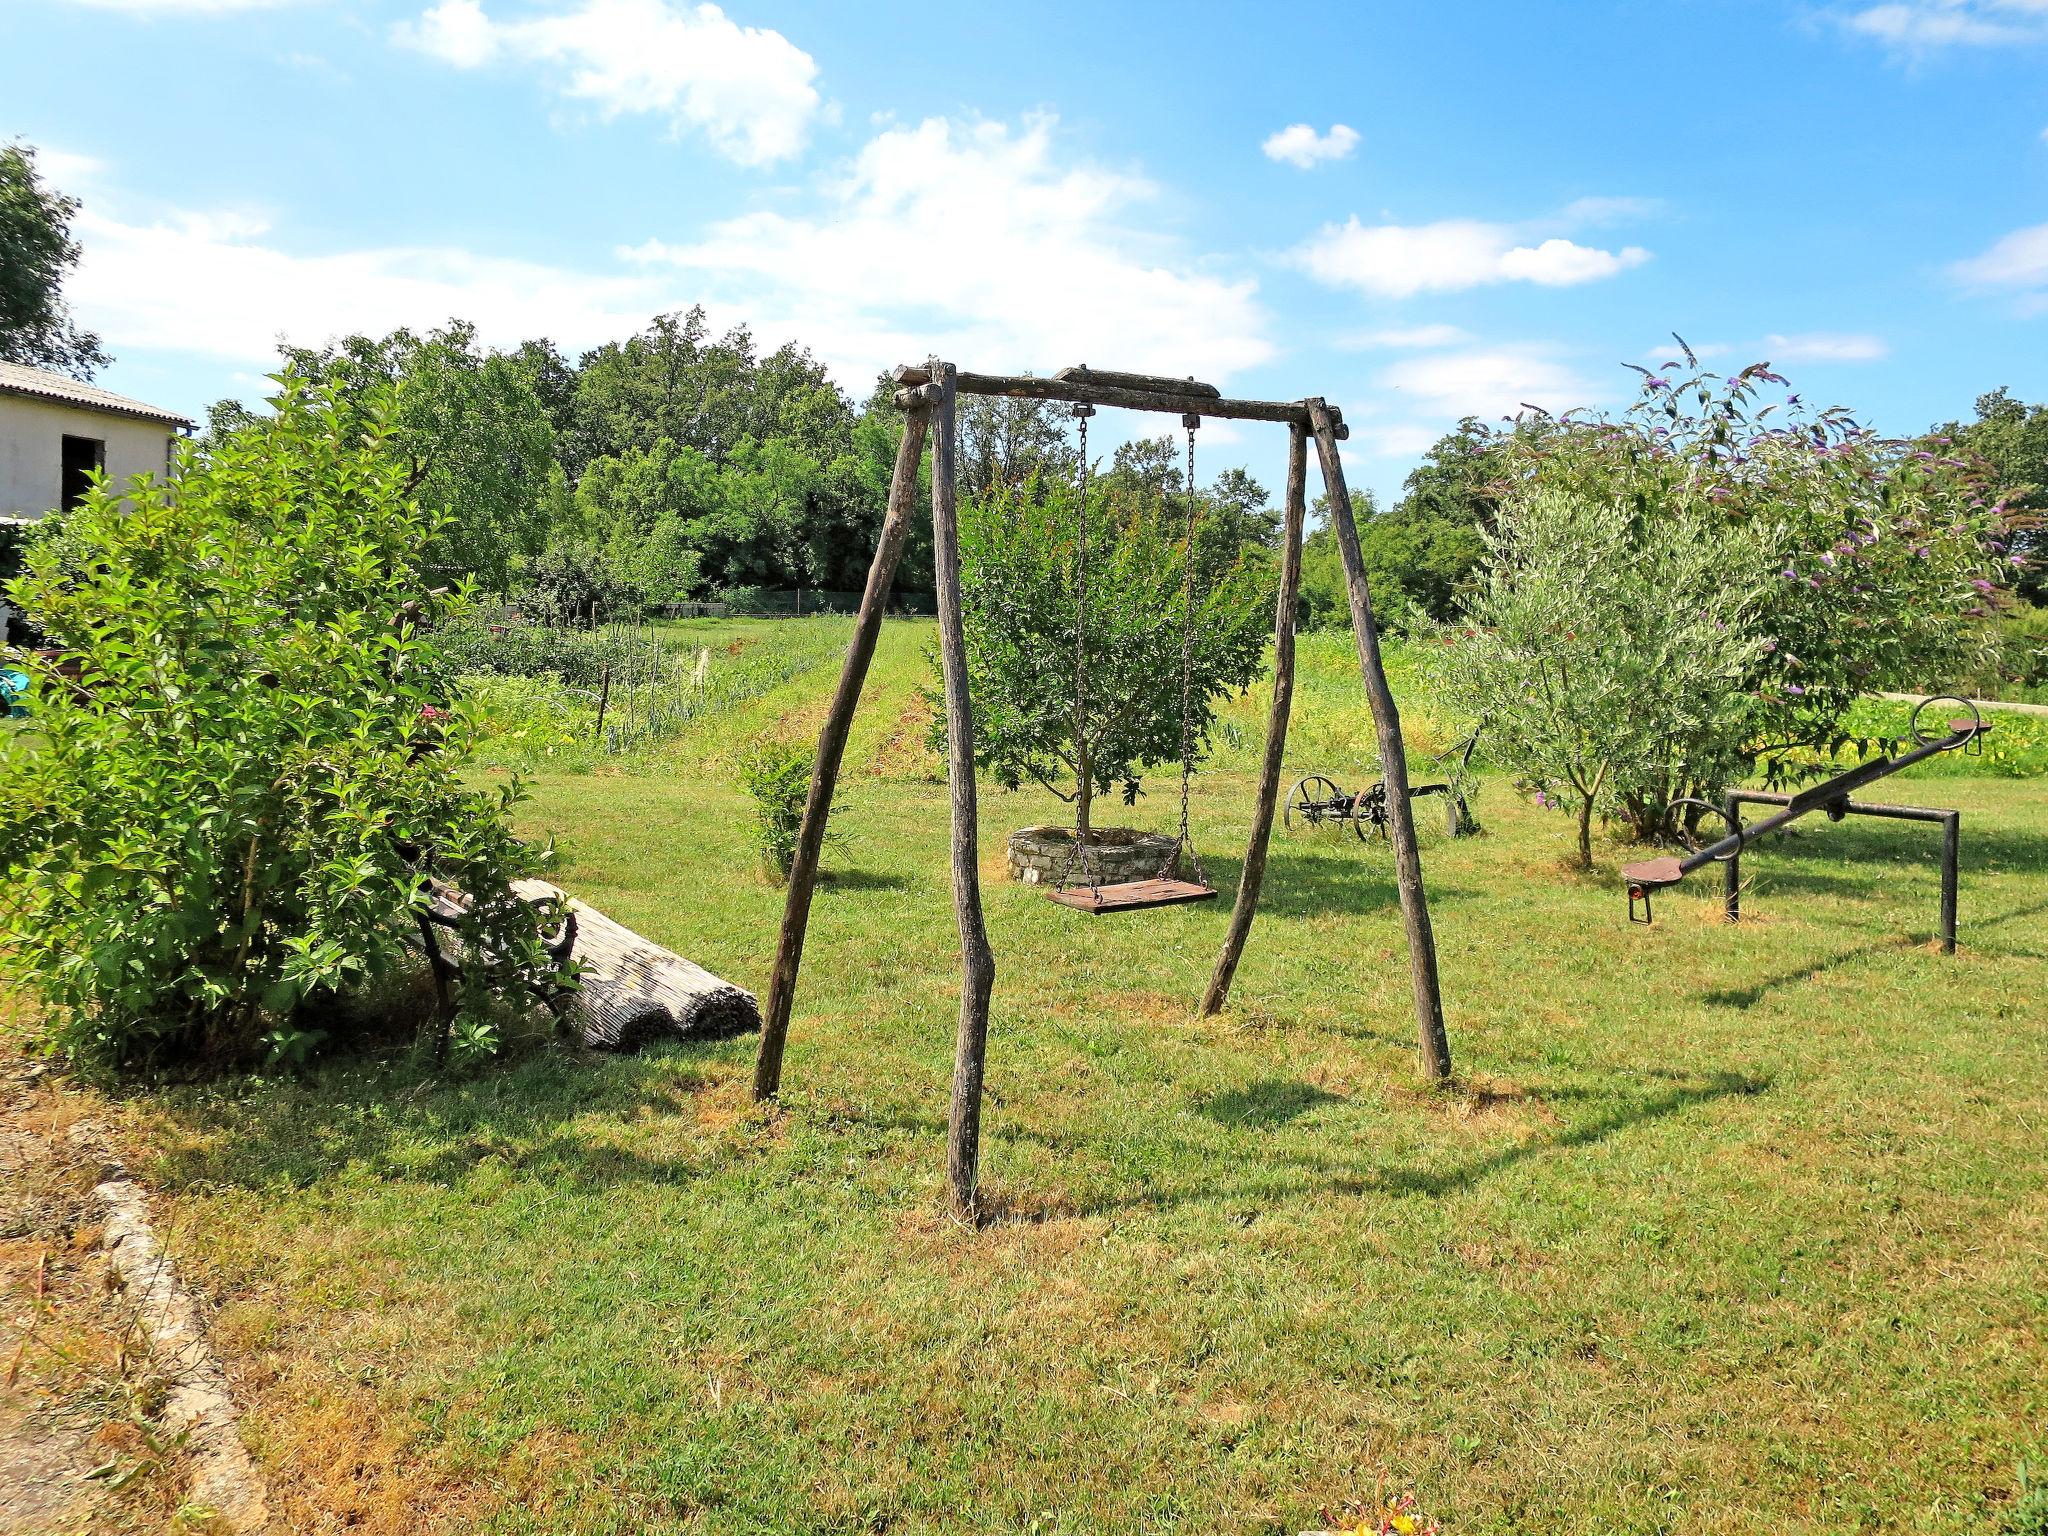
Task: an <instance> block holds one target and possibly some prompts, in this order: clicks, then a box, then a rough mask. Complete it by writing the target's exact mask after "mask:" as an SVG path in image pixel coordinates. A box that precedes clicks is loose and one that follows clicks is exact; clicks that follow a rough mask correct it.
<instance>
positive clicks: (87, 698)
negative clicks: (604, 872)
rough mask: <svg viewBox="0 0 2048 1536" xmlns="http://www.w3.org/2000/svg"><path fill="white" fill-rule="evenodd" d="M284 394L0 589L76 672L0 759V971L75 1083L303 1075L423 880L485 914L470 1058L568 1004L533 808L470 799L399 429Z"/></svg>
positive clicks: (110, 491)
mask: <svg viewBox="0 0 2048 1536" xmlns="http://www.w3.org/2000/svg"><path fill="white" fill-rule="evenodd" d="M279 385H280V393H279V394H278V396H277V398H276V399H275V400H274V401H273V402H272V404H273V406H274V407H275V414H274V415H273V416H270V417H265V418H261V419H258V420H255V421H252V422H250V423H248V424H247V425H245V426H243V427H241V428H239V429H237V430H234V431H231V432H229V433H227V434H226V435H224V436H223V437H222V438H221V439H220V440H219V441H218V442H217V443H216V444H215V445H214V447H213V448H212V450H211V451H210V452H209V453H207V454H206V455H204V456H200V455H197V454H192V453H187V454H185V455H184V456H183V457H182V458H181V461H180V465H179V474H178V476H177V477H176V478H175V479H157V478H153V477H150V476H146V475H145V476H138V477H136V479H135V480H134V481H133V482H131V483H130V484H129V485H128V486H126V487H122V488H118V489H117V488H116V487H114V486H111V485H108V484H105V483H99V484H96V485H95V486H94V487H93V488H92V490H91V491H90V493H89V494H88V495H87V496H86V498H85V499H84V501H83V502H81V504H80V505H79V506H78V507H76V508H75V509H73V510H72V511H71V513H70V514H69V515H68V516H67V518H66V520H65V527H64V537H63V538H62V539H61V540H53V541H51V542H49V543H47V544H45V545H42V546H40V547H39V548H38V549H37V550H35V551H34V552H33V553H32V554H31V556H30V558H29V568H28V572H27V574H26V575H24V576H22V577H21V578H20V579H18V580H16V581H15V582H13V583H12V584H11V585H10V587H9V589H8V590H9V595H10V596H11V597H12V599H13V600H14V601H15V602H18V603H20V604H21V605H22V606H23V607H24V608H25V609H26V610H27V611H28V612H29V614H30V616H31V617H32V618H33V619H34V620H35V622H36V623H37V624H38V625H39V626H40V627H41V628H42V630H43V631H44V633H45V634H46V635H47V636H49V637H50V640H51V643H52V644H53V645H54V646H56V647H57V648H58V654H57V656H56V657H55V659H54V660H50V661H41V660H36V661H32V662H31V665H32V666H33V668H34V670H35V673H36V688H35V697H34V699H33V705H32V707H33V714H32V717H31V719H30V720H29V721H27V722H25V725H26V726H27V728H26V729H24V730H21V731H20V732H18V733H16V734H14V735H12V736H10V737H8V738H6V739H5V740H4V750H0V880H4V881H5V883H6V888H7V891H8V894H9V898H10V900H9V901H8V903H7V905H6V907H5V910H4V913H0V956H4V963H5V964H6V965H7V966H8V968H9V969H11V970H12V971H13V972H14V973H15V974H16V975H17V976H18V977H20V978H21V979H23V980H25V981H26V982H27V983H28V984H29V985H31V986H32V987H33V988H34V989H35V990H37V991H38V992H40V993H41V995H42V996H43V997H44V998H45V999H46V1000H47V1002H48V1003H49V1004H50V1005H51V1008H52V1018H51V1022H50V1026H49V1028H50V1032H51V1036H52V1038H53V1041H54V1043H55V1044H56V1045H57V1046H59V1047H60V1048H62V1049H64V1050H66V1051H67V1052H69V1053H71V1054H72V1055H74V1056H76V1057H78V1058H82V1059H87V1060H93V1061H97V1062H100V1063H104V1064H114V1063H129V1062H135V1061H138V1060H141V1059H145V1058H157V1057H164V1056H177V1055H187V1056H189V1055H192V1054H195V1053H203V1054H206V1055H209V1056H212V1057H216V1058H234V1057H238V1056H240V1055H241V1054H243V1053H244V1052H246V1051H248V1050H250V1049H251V1048H252V1047H255V1048H262V1049H267V1051H268V1053H269V1054H270V1055H271V1056H273V1057H298V1056H302V1055H304V1054H305V1053H306V1052H307V1051H309V1050H310V1049H311V1048H313V1047H314V1046H315V1045H317V1044H318V1038H317V1035H316V1033H315V1032H314V1031H313V1030H312V1029H311V1028H309V1027H308V1023H307V1013H306V1008H307V1005H309V1004H314V1003H317V1002H319V1001H321V1000H322V999H324V998H330V997H333V996H335V995H337V994H342V993H345V992H347V991H349V990H350V989H353V988H355V987H358V986H359V985H361V984H364V983H366V982H371V981H374V980H376V979H378V978H379V977H381V976H382V975H384V974H385V973H388V972H390V971H391V970H392V969H393V968H394V967H396V966H398V965H400V964H402V963H407V962H408V957H409V955H410V950H409V945H410V944H411V943H412V942H413V941H415V940H416V938H417V931H416V926H415V919H414V914H416V913H418V912H419V911H420V910H421V909H422V906H423V903H424V902H425V901H426V900H427V894H426V885H427V880H428V877H429V876H430V875H433V876H438V877H439V878H440V879H442V880H444V881H446V882H448V883H449V884H451V885H452V886H454V887H455V888H456V889H457V890H458V891H460V892H461V893H462V894H463V895H464V896H466V897H467V898H468V901H469V906H468V915H467V916H466V917H465V918H464V920H463V923H462V927H461V929H460V931H459V933H458V938H459V940H460V942H461V945H462V950H463V956H464V972H465V976H464V982H463V989H462V995H461V1003H462V1006H463V1008H464V1010H465V1012H467V1013H468V1014H469V1015H470V1016H471V1025H472V1027H470V1028H466V1029H465V1031H464V1036H463V1038H465V1039H466V1040H468V1041H470V1042H471V1043H472V1044H481V1043H485V1042H487V1041H488V1039H489V1038H490V1036H489V1031H488V1025H487V1024H486V1023H483V1022H482V1021H483V1020H485V1019H486V1018H487V1010H486V1005H488V1004H490V1003H491V1002H492V1001H493V1000H494V999H498V998H503V997H509V996H520V995H523V994H524V991H525V989H526V988H527V987H528V986H530V985H533V984H536V983H540V982H543V981H546V980H548V979H550V978H552V976H553V974H554V969H555V968H554V966H553V963H552V962H551V961H549V960H548V958H547V957H546V955H545V952H544V951H543V949H542V947H541V943H540V933H539V929H540V927H541V924H542V921H543V919H542V918H541V916H540V915H539V914H537V913H536V912H534V911H533V910H532V909H531V908H529V907H527V906H526V905H524V904H523V903H521V902H519V901H518V900H517V899H515V898H514V897H513V895H512V893H511V891H510V889H509V882H510V880H511V879H512V878H513V877H514V876H517V875H522V874H526V873H529V872H530V871H531V870H532V869H533V868H534V867H535V866H536V864H537V863H538V859H537V856H536V854H535V853H534V851H533V850H531V849H529V848H528V847H526V846H525V845H524V844H522V843H521V842H520V841H519V840H518V839H517V838H516V837H514V836H513V834H512V832H511V830H510V829H509V827H508V825H507V818H506V811H507V809H508V808H509V807H510V806H511V804H512V803H513V802H514V801H515V800H516V798H517V797H518V793H519V791H518V786H517V785H516V784H515V785H513V786H509V787H506V788H503V789H500V790H498V791H495V792H483V791H478V790H473V789H469V788H466V787H465V786H464V784H463V783H462V780H461V769H462V766H463V761H464V758H465V756H466V755H467V753H468V751H469V749H470V746H471V743H472V739H473V726H472V722H471V719H470V716H469V713H468V711H467V709H466V707H465V706H464V704H463V703H462V702H461V701H460V700H459V699H456V698H453V697H451V695H450V692H449V689H448V684H447V679H446V676H445V669H444V668H443V667H442V666H441V665H440V664H439V663H438V661H437V658H436V657H435V654H434V651H433V648H432V645H431V643H430V640H429V638H428V635H427V629H428V626H429V625H430V624H431V623H432V622H433V621H435V620H436V619H443V620H445V619H448V618H452V617H454V616H456V615H457V614H459V613H460V611H461V609H462V608H463V606H464V603H463V600H462V599H461V597H460V596H448V595H445V594H435V593H428V592H426V591H425V590H423V583H422V581H421V579H420V572H419V568H418V565H417V563H416V562H417V561H418V559H419V552H420V550H421V549H422V548H423V547H425V546H426V545H427V544H428V542H429V540H430V536H431V534H432V533H433V531H434V529H433V525H432V519H431V518H430V517H429V516H428V515H426V514H423V513H421V512H420V511H419V509H418V507H417V506H416V504H415V503H414V502H413V501H412V499H411V498H410V496H409V495H408V494H407V489H406V481H407V476H408V474H409V472H410V468H411V466H410V463H409V461H408V459H407V457H406V456H405V455H403V454H402V453H399V452H396V451H394V450H393V448H392V446H391V442H390V437H389V432H390V428H389V426H388V419H389V412H388V401H387V400H385V399H383V398H382V397H380V396H378V395H376V394H375V393H374V392H373V393H372V394H370V395H368V396H366V397H363V398H361V399H358V400H356V401H353V402H349V401H345V400H344V399H343V398H342V397H341V395H340V392H339V390H338V389H337V388H335V387H321V388H315V387H313V386H311V385H309V384H308V383H307V381H306V380H305V379H304V378H302V377H300V376H298V375H297V374H295V373H293V372H290V371H287V372H286V373H284V374H282V375H279Z"/></svg>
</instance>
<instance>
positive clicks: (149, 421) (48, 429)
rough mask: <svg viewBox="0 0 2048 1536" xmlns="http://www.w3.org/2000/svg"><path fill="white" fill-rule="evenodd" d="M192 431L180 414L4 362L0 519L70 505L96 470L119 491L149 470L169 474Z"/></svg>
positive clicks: (0, 397) (1, 378) (0, 366)
mask: <svg viewBox="0 0 2048 1536" xmlns="http://www.w3.org/2000/svg"><path fill="white" fill-rule="evenodd" d="M191 430H192V423H191V422H189V421H187V420H186V419H185V418H184V417H183V416H180V415H179V414H178V413H177V412H176V411H166V410H163V409H161V408H159V407H157V406H154V405H145V404H143V403H142V401H140V400H131V399H129V398H128V397H127V396H126V395H117V394H115V393H114V392H113V391H112V390H108V389H101V388H100V387H99V386H97V385H95V384H81V383H79V381H78V380H76V379H67V378H65V377H64V375H62V374H61V373H45V372H43V370H42V369H40V368H24V367H22V366H21V365H20V364H19V363H0V520H8V521H12V520H16V519H21V518H31V519H33V518H38V517H41V516H42V515H43V514H44V513H46V512H49V511H52V510H54V509H57V508H62V507H68V506H70V505H71V504H72V503H73V502H75V501H76V500H77V499H78V498H79V497H80V496H81V495H82V494H84V491H85V483H86V476H87V474H89V473H90V472H91V471H92V470H95V469H103V470H105V471H106V472H107V475H108V477H109V478H110V479H111V480H113V481H114V483H115V484H117V485H118V484H121V483H122V482H124V481H126V480H127V479H128V477H129V476H130V475H134V474H139V473H141V472H142V471H145V470H148V471H153V472H154V473H156V474H159V475H161V474H163V473H164V472H165V471H166V470H167V469H169V468H170V464H171V454H172V450H173V445H174V444H175V443H176V442H177V440H178V438H179V436H180V435H182V434H183V433H186V432H189V431H191Z"/></svg>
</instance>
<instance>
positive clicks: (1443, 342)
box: [1338, 325, 1467, 352]
mask: <svg viewBox="0 0 2048 1536" xmlns="http://www.w3.org/2000/svg"><path fill="white" fill-rule="evenodd" d="M1466 339H1467V338H1466V333H1465V332H1464V331H1461V330H1459V329H1458V327H1457V326H1455V325H1406V326H1394V327H1391V328H1390V329H1387V330H1383V331H1360V332H1358V333H1357V334H1356V335H1352V336H1346V337H1343V338H1342V339H1341V340H1340V341H1339V342H1338V345H1339V346H1341V347H1346V348H1350V349H1353V350H1356V351H1362V352H1365V351H1380V350H1383V349H1384V350H1394V349H1399V350H1401V351H1407V350H1409V349H1411V348H1412V349H1417V350H1419V349H1422V348H1425V347H1452V346H1456V345H1457V344H1458V343H1459V342H1461V341H1464V340H1466Z"/></svg>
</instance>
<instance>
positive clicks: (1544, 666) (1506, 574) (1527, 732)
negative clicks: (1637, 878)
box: [1427, 489, 1764, 869]
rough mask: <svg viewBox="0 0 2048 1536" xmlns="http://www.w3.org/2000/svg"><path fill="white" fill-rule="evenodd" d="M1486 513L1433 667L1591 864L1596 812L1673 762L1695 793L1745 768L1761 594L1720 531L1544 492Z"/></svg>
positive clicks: (1495, 752) (1621, 803) (1730, 536)
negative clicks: (1470, 582)
mask: <svg viewBox="0 0 2048 1536" xmlns="http://www.w3.org/2000/svg"><path fill="white" fill-rule="evenodd" d="M1496 519H1497V520H1496V523H1495V526H1494V527H1493V528H1491V529H1488V530H1483V531H1482V535H1481V536H1482V538H1483V540H1484V544H1485V556H1484V562H1483V564H1482V566H1481V575H1480V580H1479V584H1478V587H1477V589H1476V590H1475V591H1473V592H1472V593H1471V594H1470V595H1468V597H1467V598H1466V600H1465V612H1466V619H1465V622H1464V623H1463V624H1462V625H1450V626H1446V627H1445V628H1444V629H1443V630H1441V631H1440V632H1439V634H1438V637H1437V644H1436V646H1435V647H1434V648H1433V649H1432V651H1431V652H1430V653H1429V655H1428V662H1427V669H1428V670H1429V671H1430V672H1432V673H1433V674H1434V676H1435V680H1436V683H1437V686H1438V688H1439V689H1440V691H1441V692H1442V693H1443V694H1444V695H1445V696H1446V698H1447V699H1448V700H1449V701H1450V702H1452V703H1453V704H1454V706H1456V707H1458V708H1459V709H1461V710H1462V711H1463V712H1465V713H1467V714H1468V715H1471V716H1473V717H1478V716H1480V715H1484V716H1485V717H1486V721H1487V725H1486V732H1485V741H1486V745H1487V751H1488V753H1489V754H1490V755H1492V756H1493V757H1494V758H1495V759H1496V760H1498V761H1501V762H1505V763H1508V764H1511V765H1512V766H1513V768H1514V770H1515V773H1516V776H1517V778H1518V779H1519V780H1520V782H1521V783H1522V785H1523V786H1524V787H1525V788H1527V789H1529V790H1531V791H1532V792H1534V793H1536V794H1538V795H1540V796H1542V798H1543V800H1544V802H1545V803H1546V804H1553V805H1556V806H1558V807H1559V808H1560V809H1563V810H1568V811H1571V812H1572V813H1573V814H1574V816H1575V818H1576V821H1577V830H1578V838H1577V850H1578V862H1579V865H1580V867H1581V868H1588V869H1589V868H1591V867H1592V863H1593V840H1592V839H1593V831H1592V826H1593V818H1594V816H1595V815H1596V814H1598V815H1608V814H1612V813H1614V812H1616V811H1617V810H1620V809H1622V808H1624V807H1626V806H1627V805H1628V804H1629V802H1630V797H1631V796H1636V795H1640V794H1641V793H1642V791H1643V786H1644V784H1645V783H1646V781H1648V780H1651V779H1654V778H1656V777H1657V776H1658V775H1659V774H1660V773H1661V772H1663V771H1664V769H1665V768H1666V766H1667V765H1668V764H1670V763H1672V762H1673V761H1677V762H1681V763H1683V764H1685V766H1686V772H1687V774H1688V776H1689V778H1690V780H1691V782H1692V783H1694V784H1709V783H1718V782H1720V781H1721V780H1723V779H1725V778H1728V777H1730V776H1733V775H1735V774H1737V773H1739V772H1740V770H1741V767H1742V756H1741V752H1740V743H1741V741H1742V739H1743V732H1744V728H1745V720H1746V718H1747V716H1748V714H1749V700H1748V699H1747V697H1746V695H1745V694H1744V693H1743V692H1742V689H1741V683H1742V680H1743V678H1744V675H1745V674H1746V672H1747V671H1748V670H1749V669H1750V668H1751V666H1752V665H1753V664H1754V663H1755V662H1756V661H1757V660H1758V659H1760V656H1761V654H1762V644H1763V642H1762V641H1761V640H1760V639H1759V638H1758V636H1757V634H1756V625H1755V622H1754V620H1755V617H1756V614H1757V612H1758V610H1759V609H1760V607H1761V604H1762V598H1763V595H1764V593H1763V591H1761V590H1759V585H1758V584H1757V583H1755V582H1754V580H1753V579H1752V578H1751V577H1750V575H1749V573H1748V570H1747V563H1746V562H1745V561H1743V560H1742V559H1740V558H1739V557H1738V553H1737V551H1736V550H1734V549H1733V548H1731V546H1732V545H1733V544H1735V543H1736V541H1737V537H1738V536H1737V535H1735V534H1734V533H1732V532H1730V531H1729V530H1726V529H1723V528H1719V527H1714V526H1701V525H1699V524H1695V523H1689V522H1686V521H1683V520H1680V519H1675V518H1656V517H1638V516H1635V515H1633V514H1631V513H1630V512H1629V511H1628V510H1627V509H1625V508H1623V507H1621V506H1619V505H1617V504H1615V503H1614V502H1611V501H1594V500H1592V499H1590V498H1588V497H1585V496H1579V495H1574V494H1572V493H1571V492H1567V491H1555V490H1547V489H1539V490H1536V491H1532V492H1528V493H1526V494H1523V495H1520V496H1517V497H1515V498H1512V499H1510V500H1508V501H1507V502H1504V503H1503V504H1502V505H1501V506H1500V507H1499V509H1498V510H1497V513H1496ZM1746 582H1747V583H1748V584H1747V585H1745V583H1746ZM1673 594H1682V596H1679V597H1677V598H1676V599H1674V596H1673ZM1660 812H1661V807H1660Z"/></svg>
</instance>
